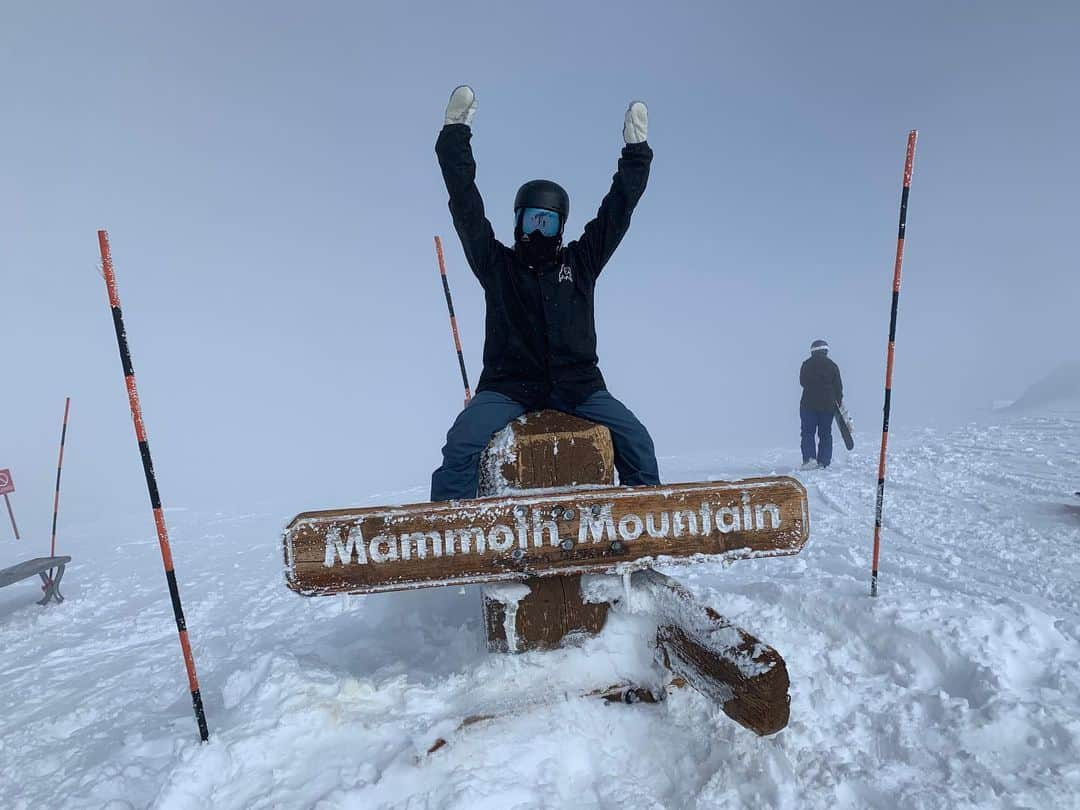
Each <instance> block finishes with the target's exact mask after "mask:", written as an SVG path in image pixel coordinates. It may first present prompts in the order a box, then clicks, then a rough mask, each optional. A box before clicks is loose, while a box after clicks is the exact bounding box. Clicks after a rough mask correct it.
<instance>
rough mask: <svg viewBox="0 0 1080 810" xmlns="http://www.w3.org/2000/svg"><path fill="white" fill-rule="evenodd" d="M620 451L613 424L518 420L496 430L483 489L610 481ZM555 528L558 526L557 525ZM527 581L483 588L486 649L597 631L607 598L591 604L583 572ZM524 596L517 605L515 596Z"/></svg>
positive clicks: (538, 417) (540, 644)
mask: <svg viewBox="0 0 1080 810" xmlns="http://www.w3.org/2000/svg"><path fill="white" fill-rule="evenodd" d="M614 483H615V452H614V449H613V448H612V445H611V435H610V434H609V433H608V430H607V428H605V427H602V426H601V425H597V424H594V423H592V422H589V421H586V420H585V419H579V418H577V417H575V416H570V415H569V414H565V413H559V412H558V411H539V412H535V413H530V414H526V415H525V416H523V417H521V418H519V419H515V420H514V421H513V422H511V423H510V424H509V425H507V427H506V428H504V429H503V430H502V431H500V432H499V433H497V434H496V435H495V437H494V438H493V439H492V440H491V444H490V445H489V446H488V449H487V450H486V451H485V452H484V454H483V456H482V457H481V461H480V495H481V496H485V495H500V494H506V493H510V492H515V491H519V490H523V489H541V488H542V489H549V488H554V487H576V486H595V487H602V486H612V485H614ZM552 527H555V528H554V529H553V528H552ZM533 531H534V534H536V535H538V536H546V535H551V534H553V536H554V537H556V538H557V537H558V528H557V526H555V524H554V523H552V524H551V526H545V525H544V522H543V521H537V522H536V525H534V526H533ZM525 583H526V584H527V586H528V588H527V590H525V589H519V590H514V591H513V592H511V590H510V589H507V588H505V587H500V588H498V589H490V588H485V591H484V620H485V623H486V625H487V636H488V649H490V650H492V651H493V652H524V651H526V650H546V649H553V648H555V647H558V646H560V645H561V644H562V642H563V640H564V639H565V638H566V637H567V636H568V635H570V634H571V633H587V634H595V633H598V632H600V630H601V629H602V628H603V626H604V621H605V620H606V619H607V613H608V604H607V603H602V604H586V603H585V602H584V601H583V600H582V597H581V575H579V574H578V575H571V576H553V577H531V578H529V579H528V580H526V581H525ZM514 596H516V597H517V598H518V600H519V601H517V602H515V603H513V604H511V603H510V602H511V601H512V599H511V597H514Z"/></svg>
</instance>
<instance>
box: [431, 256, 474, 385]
mask: <svg viewBox="0 0 1080 810" xmlns="http://www.w3.org/2000/svg"><path fill="white" fill-rule="evenodd" d="M435 254H436V255H437V256H438V257H439V275H441V276H442V287H443V292H444V293H446V308H447V309H448V310H450V331H451V332H453V334H454V348H455V349H457V360H458V366H459V367H460V368H461V382H462V383H463V384H464V386H465V404H466V405H468V404H469V400H470V399H472V390H471V389H470V388H469V375H468V374H466V373H465V356H464V355H463V354H462V353H461V337H460V336H459V335H458V328H457V317H456V316H455V315H454V300H453V299H452V298H451V297H450V282H449V281H447V279H446V261H445V260H444V259H443V251H442V240H441V239H440V238H439V237H437V236H436V237H435Z"/></svg>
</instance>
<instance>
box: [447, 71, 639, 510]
mask: <svg viewBox="0 0 1080 810" xmlns="http://www.w3.org/2000/svg"><path fill="white" fill-rule="evenodd" d="M475 112H476V95H475V94H474V93H473V90H472V88H471V87H468V86H461V87H457V88H455V89H454V91H453V93H452V94H451V95H450V102H449V104H447V107H446V118H445V121H444V126H443V128H442V130H441V131H440V132H439V137H438V140H437V141H436V144H435V152H436V154H437V155H438V158H439V166H440V168H441V169H442V174H443V180H444V181H445V182H446V189H447V191H448V192H449V194H450V214H451V216H452V217H453V221H454V228H455V230H457V233H458V236H459V237H460V239H461V245H462V247H463V248H464V251H465V258H466V259H467V260H468V262H469V267H471V268H472V271H473V273H474V274H475V275H476V277H477V279H478V280H479V281H480V285H481V286H482V287H483V288H484V299H485V303H486V305H487V318H486V325H485V335H484V370H483V373H482V374H481V376H480V382H479V385H477V393H476V396H474V397H473V399H472V400H471V401H470V402H469V404H468V405H467V406H466V407H465V409H464V410H463V411H462V412H461V413H460V414H459V415H458V417H457V419H456V420H455V421H454V424H453V426H451V428H450V430H449V432H448V433H447V434H446V446H445V447H443V450H442V456H443V459H442V465H441V466H440V467H439V468H438V469H437V470H435V472H434V473H433V474H432V476H431V500H433V501H445V500H452V499H457V498H473V497H476V491H477V486H478V481H479V460H480V453H481V452H482V451H483V450H484V448H485V447H487V445H488V442H489V441H490V440H491V437H492V436H493V435H494V434H495V433H497V432H498V431H499V430H501V429H502V428H504V427H505V426H506V425H507V424H509V423H510V422H511V421H512V420H513V419H516V418H517V417H519V416H521V415H522V414H524V413H526V412H527V411H533V410H540V409H544V408H552V409H554V410H558V411H563V412H564V413H569V414H572V415H574V416H579V417H581V418H583V419H589V420H591V421H593V422H597V423H599V424H601V425H604V426H606V427H607V428H608V429H609V430H610V431H611V440H612V445H613V446H614V450H615V468H616V469H617V470H618V472H619V482H620V483H621V484H623V485H628V486H629V485H638V484H659V483H660V475H659V471H658V467H657V463H656V451H655V449H654V447H653V441H652V438H651V437H650V436H649V433H648V431H647V430H646V429H645V426H644V425H642V424H641V422H640V421H639V420H638V418H637V417H636V416H634V414H633V413H631V412H630V410H629V409H628V408H627V407H626V406H625V405H623V404H622V403H621V402H619V400H617V399H616V398H615V397H613V396H612V395H611V394H610V393H609V392H608V390H607V388H606V387H605V384H604V378H603V376H602V375H601V374H600V369H599V367H598V365H597V363H598V360H597V356H596V324H595V322H594V318H593V290H594V288H595V285H596V280H597V277H598V276H599V275H600V271H601V270H603V268H604V265H606V264H607V262H608V260H609V259H610V258H611V255H612V254H613V253H614V252H615V248H616V247H618V245H619V242H620V241H621V240H622V238H623V236H624V235H625V234H626V231H627V229H628V228H629V227H630V216H631V214H632V213H633V211H634V206H636V205H637V202H638V200H639V199H641V195H642V194H643V193H644V192H645V184H646V182H647V181H648V179H649V164H650V163H651V162H652V156H653V153H652V149H651V148H650V147H649V144H648V143H647V142H646V140H645V139H646V134H647V130H648V110H647V109H646V107H645V105H644V104H643V103H642V102H640V101H635V102H633V103H632V104H631V105H630V107H629V109H628V110H627V111H626V116H625V119H624V122H623V139H624V141H625V142H626V144H625V146H624V147H623V150H622V157H621V159H620V160H619V167H618V171H617V172H616V173H615V177H614V179H613V180H612V184H611V190H610V191H608V194H607V196H606V197H604V200H603V202H602V203H601V204H600V210H599V212H598V213H597V215H596V217H595V218H594V219H593V220H592V221H590V222H589V223H588V224H586V225H585V229H584V233H583V234H582V236H581V238H580V239H578V240H576V241H572V242H570V243H568V244H566V245H564V244H563V232H564V229H565V227H566V220H567V217H568V215H569V213H570V198H569V196H568V195H567V193H566V191H564V190H563V188H562V187H561V186H559V185H557V184H556V183H553V182H551V181H550V180H533V181H531V182H528V183H526V184H525V185H523V186H522V187H521V188H520V189H519V190H518V193H517V197H516V198H515V200H514V246H513V247H512V248H511V247H507V246H506V245H503V244H502V243H501V242H499V240H498V239H496V238H495V233H494V231H493V230H492V227H491V223H490V222H489V221H488V219H487V217H486V216H485V213H484V202H483V200H482V198H481V196H480V191H479V190H478V189H477V187H476V181H475V178H476V162H475V161H474V160H473V154H472V147H471V146H470V140H471V139H472V128H471V127H472V119H473V115H474V114H475Z"/></svg>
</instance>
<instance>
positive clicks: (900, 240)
mask: <svg viewBox="0 0 1080 810" xmlns="http://www.w3.org/2000/svg"><path fill="white" fill-rule="evenodd" d="M918 137H919V131H918V130H917V129H913V130H911V132H909V133H908V139H907V158H906V159H905V161H904V190H903V191H902V192H901V194H900V231H899V234H898V235H897V238H896V264H895V266H894V268H893V291H892V314H891V315H890V316H889V351H888V360H887V361H886V363H885V409H884V416H883V419H882V424H881V457H880V459H879V460H878V481H877V499H876V503H875V506H874V560H873V566H872V569H871V574H870V595H871V596H877V579H878V558H879V556H880V553H881V512H882V509H883V508H884V505H885V451H886V448H887V447H888V444H889V409H890V406H891V404H892V372H893V356H894V354H895V353H896V311H897V308H898V306H899V304H900V267H901V265H903V263H904V230H905V228H906V227H907V204H908V192H909V191H910V190H911V173H912V172H913V171H914V169H915V141H916V140H918Z"/></svg>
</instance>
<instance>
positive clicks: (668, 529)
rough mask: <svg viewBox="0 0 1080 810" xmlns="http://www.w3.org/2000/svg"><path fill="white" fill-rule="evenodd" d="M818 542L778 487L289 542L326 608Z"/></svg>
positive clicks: (780, 483)
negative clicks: (370, 597)
mask: <svg viewBox="0 0 1080 810" xmlns="http://www.w3.org/2000/svg"><path fill="white" fill-rule="evenodd" d="M809 530H810V525H809V517H808V512H807V501H806V490H805V489H804V488H803V485H802V484H801V483H800V482H799V481H797V480H796V479H794V478H789V477H774V478H753V479H747V480H744V481H736V482H732V483H725V482H710V483H701V484H672V485H669V486H657V487H635V488H627V489H597V490H578V491H571V492H555V493H552V492H543V491H540V492H533V493H527V494H521V495H511V496H502V497H494V498H477V499H475V500H467V501H457V502H454V501H451V502H448V503H422V504H413V505H410V506H399V507H371V508H365V509H341V510H332V511H325V512H305V513H303V514H300V515H298V516H297V517H296V518H294V519H293V521H292V523H290V524H289V526H288V527H287V528H286V529H285V534H284V538H283V540H284V546H285V567H286V580H287V583H288V586H289V587H290V588H291V589H292V590H294V591H296V592H297V593H300V594H303V595H305V596H319V595H327V594H334V593H375V592H379V591H393V590H401V589H406V588H424V587H435V586H440V585H459V584H466V583H473V582H493V581H498V580H515V579H521V578H523V577H531V576H554V575H559V574H580V573H600V572H626V571H632V570H635V569H639V568H647V567H651V566H652V565H655V564H657V563H658V562H664V563H673V562H679V561H685V562H691V561H694V560H700V559H702V558H709V557H711V558H723V559H727V560H733V559H743V558H747V557H771V556H779V555H785V554H797V553H798V552H799V551H800V550H801V549H802V547H803V545H805V543H806V540H807V538H808V536H809ZM658 558H664V559H663V560H660V559H658Z"/></svg>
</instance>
